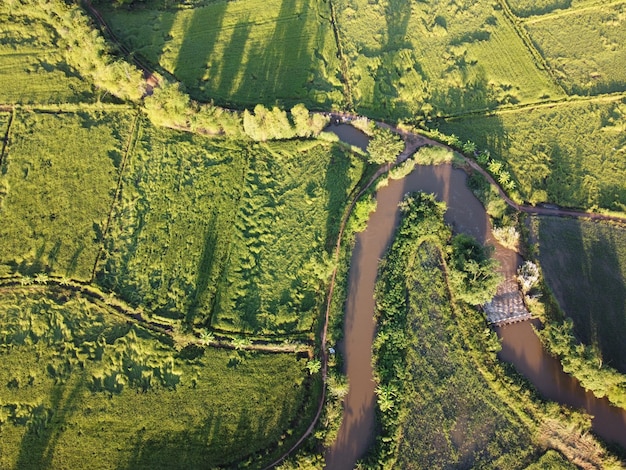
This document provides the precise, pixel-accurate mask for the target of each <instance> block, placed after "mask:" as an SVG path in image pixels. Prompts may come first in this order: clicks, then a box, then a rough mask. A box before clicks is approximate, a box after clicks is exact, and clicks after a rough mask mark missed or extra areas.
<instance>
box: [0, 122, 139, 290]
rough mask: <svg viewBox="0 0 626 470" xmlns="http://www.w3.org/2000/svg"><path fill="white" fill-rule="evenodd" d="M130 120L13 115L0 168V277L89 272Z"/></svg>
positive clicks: (85, 277) (73, 275)
mask: <svg viewBox="0 0 626 470" xmlns="http://www.w3.org/2000/svg"><path fill="white" fill-rule="evenodd" d="M132 120H133V116H132V115H130V114H129V113H126V112H119V113H107V114H86V113H85V114H82V113H78V114H59V115H55V114H39V113H28V112H20V113H18V114H17V117H16V119H15V121H14V122H13V124H12V129H11V140H10V145H9V147H8V151H7V152H6V155H5V156H4V158H3V161H2V171H1V172H0V186H1V187H3V188H4V192H6V194H5V195H4V196H3V198H2V205H1V206H0V239H2V243H0V272H1V273H2V274H8V273H10V272H15V271H19V272H21V273H22V274H28V275H33V274H35V273H40V272H45V273H54V274H57V275H61V276H67V277H71V278H74V279H81V280H88V279H89V278H90V277H91V272H92V269H93V266H94V263H95V260H96V257H97V254H98V251H99V249H100V245H101V243H102V233H103V230H104V227H105V225H106V220H107V217H108V214H109V210H110V207H111V204H112V202H113V194H114V191H115V188H116V185H117V179H118V176H119V173H118V172H119V166H120V162H121V161H122V158H123V155H124V151H125V150H124V149H125V145H126V141H127V140H128V134H129V131H130V127H131V123H132Z"/></svg>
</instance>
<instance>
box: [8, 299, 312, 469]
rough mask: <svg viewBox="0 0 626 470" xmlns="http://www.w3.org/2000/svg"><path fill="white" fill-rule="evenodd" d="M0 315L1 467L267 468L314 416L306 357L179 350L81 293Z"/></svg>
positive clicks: (23, 304)
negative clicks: (267, 461) (278, 450)
mask: <svg viewBox="0 0 626 470" xmlns="http://www.w3.org/2000/svg"><path fill="white" fill-rule="evenodd" d="M0 311H2V312H3V315H2V316H1V317H0V325H1V329H2V331H3V335H2V337H1V338H0V357H1V358H2V363H3V364H4V367H3V368H2V370H1V371H0V384H1V385H0V403H1V405H0V413H1V416H2V453H1V454H0V466H1V467H2V468H59V467H71V468H81V467H84V466H85V462H88V466H89V467H90V468H111V467H115V468H172V467H180V466H184V467H185V468H214V467H216V466H230V465H235V464H238V463H239V462H241V461H247V460H249V462H248V463H249V464H251V468H259V467H262V463H263V461H264V460H265V459H267V457H264V455H265V454H266V452H272V451H274V450H276V445H277V443H279V444H278V445H280V443H285V444H286V442H285V441H289V439H290V436H291V431H289V429H290V428H292V427H293V426H294V425H297V424H298V423H299V422H300V419H303V420H304V421H306V418H305V416H308V413H309V410H308V408H306V406H305V403H306V402H307V400H308V396H309V395H308V394H309V392H308V391H307V381H306V376H307V375H308V374H307V372H306V370H305V367H304V366H305V364H304V363H305V361H304V360H302V359H298V358H297V357H296V356H295V355H290V354H275V355H262V354H253V353H243V352H232V351H227V350H215V349H207V350H204V349H201V348H197V347H188V348H186V349H183V350H182V351H176V350H174V349H173V348H172V347H171V346H169V345H167V344H165V343H163V342H160V340H159V338H156V337H152V336H151V335H150V334H149V333H148V332H146V331H144V330H142V329H140V328H135V327H131V326H129V325H128V324H127V323H126V322H124V321H123V320H118V319H116V318H115V317H111V316H110V314H109V313H107V312H106V311H103V310H100V309H98V308H97V307H95V306H93V305H91V304H89V303H88V302H86V301H85V300H82V299H80V298H76V297H73V296H72V295H71V294H69V295H68V294H63V295H60V296H55V295H53V294H51V293H50V292H46V291H37V292H30V293H27V292H26V291H23V292H14V293H6V292H5V294H4V295H3V296H2V297H1V298H0ZM254 454H257V456H256V457H255V456H254Z"/></svg>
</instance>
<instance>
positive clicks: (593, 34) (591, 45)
mask: <svg viewBox="0 0 626 470" xmlns="http://www.w3.org/2000/svg"><path fill="white" fill-rule="evenodd" d="M525 28H526V29H527V30H528V33H529V34H530V36H531V37H532V40H533V42H534V43H535V45H536V46H537V48H538V49H539V51H540V52H541V53H542V55H543V56H544V57H545V58H546V60H547V61H548V64H549V65H550V67H551V68H552V70H553V71H554V72H555V75H556V76H557V78H558V79H559V81H560V82H561V83H562V85H563V86H564V87H565V89H566V90H567V91H568V92H569V93H575V94H581V95H587V94H600V93H611V92H618V91H624V90H626V67H624V64H626V43H625V42H624V38H625V37H626V2H620V3H615V4H612V5H606V6H602V5H600V6H598V7H597V8H592V9H586V10H584V11H581V12H575V13H573V14H567V15H561V16H553V15H548V16H546V17H543V18H540V19H538V20H535V21H529V22H527V23H526V24H525Z"/></svg>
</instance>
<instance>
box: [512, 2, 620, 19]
mask: <svg viewBox="0 0 626 470" xmlns="http://www.w3.org/2000/svg"><path fill="white" fill-rule="evenodd" d="M624 3H626V0H617V1H614V2H608V3H592V4H591V5H587V6H582V7H580V8H576V7H574V8H572V7H570V8H568V9H566V10H554V11H551V12H550V13H545V14H543V15H532V16H529V17H527V18H520V21H522V22H523V23H524V24H535V23H541V22H543V21H548V20H553V19H555V18H561V17H563V16H570V15H575V14H577V13H585V12H588V11H593V10H599V9H604V8H607V7H614V6H617V5H623V4H624Z"/></svg>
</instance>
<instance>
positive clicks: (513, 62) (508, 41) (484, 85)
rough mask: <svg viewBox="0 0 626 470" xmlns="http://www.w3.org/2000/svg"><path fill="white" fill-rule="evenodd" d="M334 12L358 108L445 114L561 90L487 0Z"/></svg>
mask: <svg viewBox="0 0 626 470" xmlns="http://www.w3.org/2000/svg"><path fill="white" fill-rule="evenodd" d="M337 12H338V24H339V29H340V33H341V34H340V38H341V41H342V44H343V50H344V52H345V54H346V56H347V58H348V60H349V62H350V66H349V74H350V77H351V82H352V84H353V87H352V89H353V93H354V100H355V103H356V107H357V109H358V110H359V111H361V112H364V113H367V114H370V115H375V116H383V117H396V118H410V117H412V116H413V115H415V114H425V115H431V114H435V115H437V114H444V115H448V114H455V113H462V112H469V111H474V110H481V109H486V108H493V107H496V106H498V105H503V104H509V103H512V104H515V103H527V102H534V101H539V100H542V99H546V98H548V97H551V98H555V97H558V96H561V95H562V94H563V93H562V91H561V90H560V89H559V87H558V86H556V85H555V84H553V83H552V82H551V79H550V77H549V75H548V74H547V73H546V72H545V71H542V70H540V69H539V67H538V65H537V64H536V60H537V59H536V58H535V57H534V56H533V55H532V54H531V52H530V51H529V50H528V49H527V48H526V46H525V45H524V43H523V41H522V40H521V39H520V38H519V37H518V36H517V34H516V32H515V30H514V28H513V26H512V25H511V24H510V22H509V21H508V20H507V19H506V17H505V16H504V15H503V13H502V11H501V10H500V9H499V8H494V6H493V5H492V4H490V3H486V2H474V3H473V4H472V5H471V6H468V7H460V6H455V7H453V8H451V7H449V5H448V4H447V3H444V2H431V3H428V4H427V3H424V2H418V3H415V2H414V3H407V2H400V1H397V0H385V1H383V2H378V3H372V2H368V1H366V0H339V1H338V2H337ZM371 31H374V34H371V33H370V32H371Z"/></svg>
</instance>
